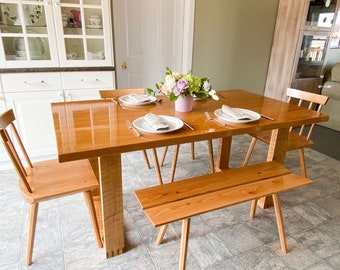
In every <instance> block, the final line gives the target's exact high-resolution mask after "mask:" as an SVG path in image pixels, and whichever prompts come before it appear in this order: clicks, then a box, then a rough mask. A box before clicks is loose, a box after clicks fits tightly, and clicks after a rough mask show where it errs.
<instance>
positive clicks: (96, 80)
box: [80, 78, 99, 82]
mask: <svg viewBox="0 0 340 270" xmlns="http://www.w3.org/2000/svg"><path fill="white" fill-rule="evenodd" d="M80 81H82V82H99V79H97V78H95V79H80Z"/></svg>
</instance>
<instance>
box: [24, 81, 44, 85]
mask: <svg viewBox="0 0 340 270" xmlns="http://www.w3.org/2000/svg"><path fill="white" fill-rule="evenodd" d="M24 83H25V84H39V83H45V81H44V80H40V81H39V80H37V81H24Z"/></svg>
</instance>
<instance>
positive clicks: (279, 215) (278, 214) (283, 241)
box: [272, 194, 287, 253]
mask: <svg viewBox="0 0 340 270" xmlns="http://www.w3.org/2000/svg"><path fill="white" fill-rule="evenodd" d="M272 196H273V202H274V209H275V215H276V222H277V228H278V231H279V236H280V243H281V249H282V252H283V253H287V243H286V235H285V229H284V226H283V218H282V211H281V203H280V198H279V195H278V194H273V195H272Z"/></svg>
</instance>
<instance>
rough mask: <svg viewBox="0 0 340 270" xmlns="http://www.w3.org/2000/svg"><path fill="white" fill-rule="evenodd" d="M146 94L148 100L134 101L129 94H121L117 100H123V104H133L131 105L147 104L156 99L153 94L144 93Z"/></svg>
mask: <svg viewBox="0 0 340 270" xmlns="http://www.w3.org/2000/svg"><path fill="white" fill-rule="evenodd" d="M146 96H147V97H148V98H149V100H148V101H144V102H134V101H133V100H131V98H130V97H129V95H126V96H121V97H119V100H120V101H121V102H123V103H124V104H127V105H133V106H142V105H148V104H150V103H153V102H155V101H156V100H157V98H156V97H154V96H149V95H146Z"/></svg>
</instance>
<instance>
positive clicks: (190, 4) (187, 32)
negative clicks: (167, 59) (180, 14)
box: [181, 0, 195, 73]
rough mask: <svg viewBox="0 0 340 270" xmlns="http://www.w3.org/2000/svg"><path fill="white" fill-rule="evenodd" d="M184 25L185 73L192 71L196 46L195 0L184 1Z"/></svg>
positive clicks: (183, 65) (183, 62)
mask: <svg viewBox="0 0 340 270" xmlns="http://www.w3.org/2000/svg"><path fill="white" fill-rule="evenodd" d="M184 14H185V16H184V25H183V57H182V71H181V72H183V73H188V72H191V69H192V54H193V47H194V28H195V26H194V22H195V0H185V2H184Z"/></svg>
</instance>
